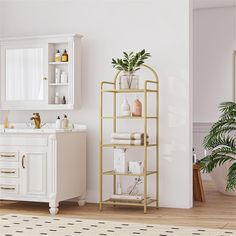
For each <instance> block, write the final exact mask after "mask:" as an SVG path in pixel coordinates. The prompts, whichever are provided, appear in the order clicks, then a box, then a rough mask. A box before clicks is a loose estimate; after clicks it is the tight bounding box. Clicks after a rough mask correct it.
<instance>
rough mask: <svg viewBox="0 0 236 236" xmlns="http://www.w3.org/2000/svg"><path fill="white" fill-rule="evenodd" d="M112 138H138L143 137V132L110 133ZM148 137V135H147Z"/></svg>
mask: <svg viewBox="0 0 236 236" xmlns="http://www.w3.org/2000/svg"><path fill="white" fill-rule="evenodd" d="M111 138H112V139H118V140H119V139H122V140H140V139H144V133H138V132H135V133H112V134H111ZM147 138H148V135H147Z"/></svg>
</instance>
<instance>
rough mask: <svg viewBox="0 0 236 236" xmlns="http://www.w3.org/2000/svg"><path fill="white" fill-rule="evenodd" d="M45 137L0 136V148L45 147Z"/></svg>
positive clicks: (46, 141) (28, 135)
mask: <svg viewBox="0 0 236 236" xmlns="http://www.w3.org/2000/svg"><path fill="white" fill-rule="evenodd" d="M47 145H48V138H47V136H46V135H37V134H35V135H30V134H25V135H11V134H9V135H8V134H7V135H0V146H47Z"/></svg>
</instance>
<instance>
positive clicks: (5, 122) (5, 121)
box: [3, 111, 9, 129]
mask: <svg viewBox="0 0 236 236" xmlns="http://www.w3.org/2000/svg"><path fill="white" fill-rule="evenodd" d="M8 115H9V111H7V114H6V117H5V119H4V124H3V127H4V129H8V128H9V119H8Z"/></svg>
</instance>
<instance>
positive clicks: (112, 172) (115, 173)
mask: <svg viewBox="0 0 236 236" xmlns="http://www.w3.org/2000/svg"><path fill="white" fill-rule="evenodd" d="M156 173H157V171H147V174H146V175H152V174H156ZM103 175H112V176H114V175H122V176H144V174H143V173H142V174H132V173H129V172H127V173H117V172H115V171H113V170H111V171H105V172H103Z"/></svg>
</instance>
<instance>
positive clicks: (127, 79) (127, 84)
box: [119, 72, 139, 89]
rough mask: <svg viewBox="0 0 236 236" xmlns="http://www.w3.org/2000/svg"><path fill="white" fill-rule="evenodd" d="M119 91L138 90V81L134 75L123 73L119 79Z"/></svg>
mask: <svg viewBox="0 0 236 236" xmlns="http://www.w3.org/2000/svg"><path fill="white" fill-rule="evenodd" d="M119 88H120V89H138V88H139V79H138V76H137V75H135V74H134V73H130V72H124V73H123V74H122V75H121V76H120V78H119Z"/></svg>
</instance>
